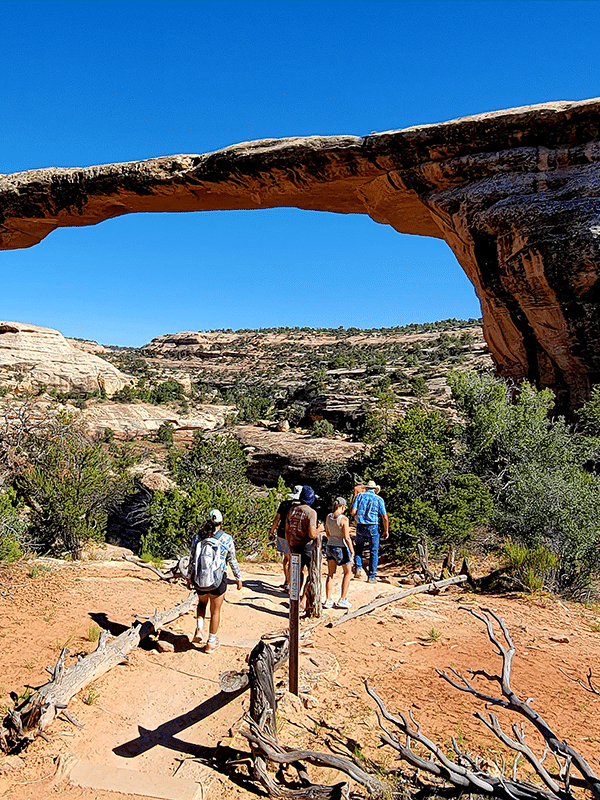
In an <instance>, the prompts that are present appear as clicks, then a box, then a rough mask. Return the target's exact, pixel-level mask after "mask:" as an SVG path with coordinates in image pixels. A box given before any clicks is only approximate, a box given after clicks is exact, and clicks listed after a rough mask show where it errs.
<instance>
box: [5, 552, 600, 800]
mask: <svg viewBox="0 0 600 800" xmlns="http://www.w3.org/2000/svg"><path fill="white" fill-rule="evenodd" d="M242 571H243V577H244V589H243V590H242V591H241V592H238V591H236V589H235V587H234V586H231V587H230V588H229V591H228V593H227V601H226V604H225V605H224V608H223V616H222V623H221V635H220V638H221V642H222V647H221V648H220V649H219V650H218V651H217V652H216V653H215V654H213V655H210V656H208V655H206V654H204V653H202V652H200V651H199V650H197V649H196V648H193V647H191V646H190V644H189V638H191V635H192V633H193V630H194V618H193V616H192V615H187V616H186V617H183V618H181V619H180V620H178V621H176V622H175V623H173V624H172V625H171V626H170V633H171V635H172V641H174V642H175V645H176V648H175V652H173V653H158V652H157V651H156V650H151V649H150V650H144V649H139V650H138V651H136V652H135V654H134V656H133V658H132V661H131V664H130V665H128V666H124V665H123V666H119V667H117V668H115V669H113V670H112V671H111V672H110V673H108V674H107V675H105V676H103V677H102V678H100V679H99V680H98V681H96V682H95V684H94V685H93V686H92V687H91V690H90V691H91V692H92V695H91V696H90V695H89V694H86V693H87V691H88V690H85V691H84V692H83V693H82V694H83V695H84V697H78V698H75V699H74V700H73V702H72V704H71V706H70V708H71V710H72V711H73V713H74V714H75V715H76V716H77V717H78V719H80V720H81V722H83V723H84V728H83V729H82V730H75V729H73V728H72V727H71V726H70V725H68V724H66V723H63V722H61V721H58V722H56V723H55V724H54V725H53V727H52V736H51V739H50V742H43V741H42V740H36V741H35V742H34V744H33V745H32V746H31V747H30V748H29V750H28V753H27V756H26V759H25V763H24V765H22V766H21V767H20V768H19V769H18V770H17V771H15V772H13V773H10V774H6V773H5V774H4V775H0V796H3V797H6V798H7V799H8V800H26V798H30V797H31V798H33V797H35V798H45V797H55V796H56V797H58V796H59V795H60V797H62V798H66V800H74V799H75V798H84V800H91V799H92V798H98V800H109V799H110V800H121V797H123V798H124V797H125V795H123V796H121V795H119V794H116V793H111V792H100V791H93V790H84V789H80V788H77V787H73V786H69V785H68V784H67V785H65V784H64V783H63V784H62V785H59V786H55V787H53V786H52V781H51V779H47V780H40V778H44V776H47V775H52V774H53V772H54V769H55V766H54V762H53V759H54V758H56V756H57V755H58V754H60V753H67V752H69V753H73V754H74V755H75V756H76V757H77V758H79V759H82V760H84V761H88V762H93V763H96V764H104V765H108V766H111V767H119V768H126V769H130V770H135V771H138V772H142V773H148V774H153V775H175V774H176V775H177V776H178V777H179V776H180V777H186V778H190V779H192V780H201V781H203V782H206V781H207V780H208V779H209V778H210V779H211V780H212V779H214V782H213V785H212V788H211V790H210V792H209V793H208V794H209V796H210V797H211V798H213V797H214V798H215V800H216V798H217V797H224V798H233V797H237V796H238V795H240V794H242V795H246V794H247V790H246V789H245V788H243V783H244V782H243V780H241V779H240V784H241V785H236V784H234V783H232V782H231V781H229V780H228V779H227V778H225V777H224V776H219V775H218V774H217V773H215V772H214V771H213V770H211V769H210V768H209V767H207V766H203V765H201V764H200V763H199V762H198V761H197V760H196V759H195V758H194V756H196V757H197V756H202V755H206V754H210V748H213V747H215V745H216V744H217V743H218V742H220V741H221V742H223V741H224V742H225V743H228V744H232V746H236V747H239V748H240V749H244V745H243V742H242V741H241V740H240V739H239V738H238V739H234V740H231V739H230V738H229V734H230V732H231V729H232V727H234V728H235V726H236V724H237V723H238V721H239V720H240V718H241V717H242V716H243V713H244V709H245V707H247V704H248V694H247V693H245V694H242V695H240V696H238V697H234V698H231V697H229V696H224V695H222V694H221V693H220V692H219V687H218V676H219V674H220V673H221V672H222V671H224V670H227V669H238V668H241V667H242V666H243V665H244V662H245V658H246V655H247V653H248V651H249V649H250V648H251V647H252V646H253V645H254V644H255V642H256V641H257V640H258V638H259V637H260V636H261V635H262V634H264V633H267V632H272V631H277V630H281V629H283V628H285V626H286V623H287V598H286V597H285V596H284V595H283V593H282V592H281V591H280V590H279V589H278V588H277V587H278V585H279V584H280V582H281V572H280V568H279V567H278V566H276V565H251V564H246V565H242ZM0 588H1V589H2V593H1V594H0V643H1V647H0V676H1V677H0V683H1V684H2V686H1V687H0V688H1V690H2V695H3V699H2V701H1V702H5V703H8V702H9V700H8V697H7V695H8V691H9V690H10V689H17V690H21V687H22V686H23V685H24V684H31V685H34V686H35V685H39V684H40V683H42V682H44V681H45V673H44V666H45V665H46V664H52V663H54V661H55V660H56V657H57V650H58V649H59V648H60V645H62V644H64V643H65V642H66V641H67V640H69V639H70V640H71V642H70V645H69V647H70V649H71V650H72V652H73V653H77V652H80V651H82V652H88V651H89V650H91V649H93V648H94V646H95V645H94V644H93V643H92V642H90V641H88V640H86V635H87V632H88V630H89V627H90V624H93V623H94V620H95V621H96V622H98V623H99V624H101V625H102V626H103V627H109V628H110V629H111V630H112V631H113V632H114V633H118V632H119V631H120V629H122V627H123V626H129V625H130V624H131V623H132V621H133V615H134V614H135V613H136V612H137V613H140V614H151V613H152V612H153V611H154V610H155V609H156V608H159V609H163V608H169V607H172V606H174V605H176V604H177V603H178V602H179V601H180V600H182V599H183V598H184V597H185V596H186V594H187V592H186V590H185V588H184V587H183V586H173V585H169V584H165V583H163V582H160V581H158V580H157V579H155V578H154V577H153V576H151V575H150V573H149V572H147V571H141V570H138V569H137V568H135V567H133V566H132V565H127V564H125V563H116V564H110V563H109V564H106V563H91V564H73V565H69V564H53V565H52V572H51V573H49V572H43V573H40V574H38V576H37V577H35V578H31V577H29V576H28V574H27V569H26V568H13V569H12V570H10V569H5V570H3V571H2V572H0ZM394 591H397V588H396V587H395V586H391V585H388V584H385V583H377V584H374V585H373V584H366V583H363V582H356V581H354V582H353V583H352V584H351V587H350V594H349V596H350V598H351V600H352V601H353V603H354V606H355V607H356V606H358V605H362V604H363V603H366V602H369V601H370V600H372V599H374V598H375V597H377V596H379V595H381V594H389V593H392V592H394ZM480 601H483V603H484V604H488V605H490V606H491V607H492V608H494V609H496V610H497V611H498V613H499V614H500V615H501V616H503V617H504V618H506V620H507V623H508V625H509V628H510V630H511V632H512V634H513V636H514V639H515V643H516V645H517V648H518V654H517V657H516V659H515V664H514V670H513V676H514V680H513V682H514V686H515V688H516V689H517V690H518V691H521V692H522V693H523V696H524V697H530V696H533V697H534V698H535V703H534V705H535V708H536V709H537V710H538V711H540V713H542V714H543V715H544V716H546V718H547V720H548V722H550V724H552V725H554V726H555V727H556V730H557V731H558V732H559V734H560V735H561V736H564V737H566V738H568V739H569V741H571V743H572V744H573V745H574V746H576V747H579V748H580V749H581V750H582V752H584V755H586V757H588V758H589V760H590V761H592V762H593V760H594V758H595V756H596V755H597V745H596V743H597V742H598V741H600V715H598V714H597V713H596V711H597V708H598V701H599V700H600V697H595V696H593V695H589V694H585V693H584V692H583V691H582V690H581V689H580V688H579V687H577V686H576V685H575V684H573V683H572V682H570V681H568V680H567V678H566V677H565V676H564V675H563V674H562V673H561V672H560V671H559V668H562V669H565V670H566V671H567V672H572V673H573V674H575V673H578V674H579V675H583V667H587V665H588V664H589V665H591V666H592V667H594V666H595V665H596V664H597V663H598V656H599V654H600V633H598V632H596V630H595V629H596V628H597V627H598V626H597V624H596V622H597V620H596V616H595V612H594V610H591V609H585V608H582V607H580V606H576V605H572V604H565V603H559V602H557V601H555V600H552V599H531V598H509V597H501V598H500V597H487V598H478V597H475V596H474V595H472V594H469V593H466V592H465V591H464V590H462V589H460V588H457V589H455V588H453V589H451V590H449V591H448V592H447V593H444V594H442V595H440V596H438V597H433V596H424V595H419V596H417V597H413V598H409V599H407V600H405V601H402V602H401V603H398V604H394V605H391V606H387V607H384V608H383V609H380V610H378V611H376V612H373V613H372V614H369V615H368V616H365V617H362V618H359V619H357V620H354V621H351V622H349V623H347V624H345V625H342V626H339V627H337V628H335V629H328V628H326V627H325V626H324V625H321V626H319V627H318V628H317V629H316V630H315V631H314V633H313V634H312V637H311V638H312V641H313V645H312V646H311V647H308V648H306V649H304V651H303V655H302V663H303V665H304V669H305V671H306V670H308V669H312V670H313V672H314V671H315V670H317V671H318V667H319V665H321V667H322V664H323V663H325V664H326V666H327V665H329V663H331V664H333V665H334V668H332V669H330V670H329V671H327V670H325V672H326V674H325V675H324V676H322V677H321V679H320V680H319V681H318V682H317V683H316V684H315V685H313V687H312V695H313V697H314V701H313V706H314V707H311V708H310V709H308V710H307V711H303V710H302V709H299V710H298V709H297V708H295V707H291V706H289V704H288V705H287V706H286V707H285V709H284V710H282V711H281V715H280V716H281V720H280V723H281V731H280V736H281V738H282V740H283V741H288V742H296V743H298V742H299V741H302V742H303V743H304V744H306V745H308V746H311V747H313V748H314V749H325V748H326V742H325V740H326V737H327V736H332V735H335V736H339V737H340V738H341V739H342V740H347V739H350V740H352V741H354V742H357V743H358V744H359V746H360V747H361V749H362V750H363V752H372V753H373V754H375V753H376V751H375V747H376V745H377V738H378V733H377V726H376V720H375V715H374V712H373V704H372V703H371V702H370V700H369V698H368V697H367V696H366V694H365V692H364V689H363V687H362V679H363V678H364V677H368V678H369V680H370V681H371V682H372V683H373V684H374V685H375V686H376V687H377V689H378V691H379V692H380V694H381V695H382V696H383V697H384V699H385V700H386V702H387V703H388V704H389V707H390V709H391V710H407V709H408V708H411V709H412V711H413V713H414V714H415V716H416V717H417V718H418V719H419V720H420V721H421V722H422V724H423V726H424V728H425V729H426V730H427V732H428V734H429V735H430V736H432V738H436V739H437V740H438V741H439V742H440V743H444V742H448V741H449V737H450V736H455V737H456V738H457V739H458V740H459V741H460V742H461V744H463V745H464V746H465V747H467V748H469V749H471V750H473V751H476V752H479V753H480V754H482V755H484V756H485V757H487V758H488V759H489V760H490V762H492V761H493V760H494V758H497V757H499V756H500V753H501V747H500V746H499V745H497V744H496V741H495V740H494V739H493V738H492V736H491V734H489V733H488V732H487V731H486V730H485V729H484V728H483V726H482V724H481V723H479V722H477V721H476V720H474V719H473V717H472V712H473V711H474V710H475V709H476V708H479V709H480V710H483V709H482V707H481V704H477V703H476V702H474V701H472V700H471V698H470V697H469V696H468V695H464V694H460V693H457V692H456V691H455V690H454V689H452V688H451V687H450V686H448V685H447V684H446V683H444V682H443V681H442V680H440V678H439V677H438V676H437V674H436V672H435V668H436V667H440V668H441V667H447V666H455V667H456V668H457V669H459V670H467V669H468V668H469V667H474V668H478V667H479V668H486V669H488V670H490V671H492V672H494V671H497V669H498V665H499V659H498V658H497V656H495V655H494V653H493V650H492V647H491V645H490V644H489V642H488V640H487V636H486V634H485V632H484V630H483V628H482V626H481V625H480V624H479V623H478V622H477V621H476V620H475V619H473V617H471V616H470V615H469V614H468V613H466V612H465V611H462V610H460V607H461V606H467V607H473V608H475V607H476V603H478V602H480ZM341 613H342V612H340V611H331V612H326V614H327V615H328V616H338V615H339V614H341ZM432 631H433V634H434V636H433V638H432V637H431V636H430V633H431V632H432ZM438 634H439V636H438ZM436 637H437V638H436ZM328 659H329V661H328ZM336 660H337V661H336ZM338 664H339V668H338V666H337V665H338ZM278 680H279V682H280V683H284V682H285V670H284V671H282V673H281V675H278ZM302 681H303V678H302V675H301V683H302ZM86 697H87V699H94V700H95V702H94V703H93V704H91V705H87V704H86V703H85V702H84V698H86ZM376 757H377V758H378V759H380V760H381V759H382V758H383V759H384V760H385V759H386V758H388V757H389V755H388V756H386V754H385V751H378V752H377V755H376ZM26 781H38V782H37V783H25V782H26ZM249 796H250V795H248V797H249ZM129 797H131V796H129Z"/></svg>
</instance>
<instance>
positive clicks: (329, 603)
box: [323, 598, 333, 608]
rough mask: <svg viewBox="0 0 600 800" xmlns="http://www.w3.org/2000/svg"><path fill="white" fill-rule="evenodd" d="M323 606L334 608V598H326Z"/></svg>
mask: <svg viewBox="0 0 600 800" xmlns="http://www.w3.org/2000/svg"><path fill="white" fill-rule="evenodd" d="M323 608H333V600H331V598H330V599H329V600H325V602H324V603H323Z"/></svg>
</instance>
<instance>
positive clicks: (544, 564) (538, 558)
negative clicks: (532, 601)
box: [501, 539, 559, 592]
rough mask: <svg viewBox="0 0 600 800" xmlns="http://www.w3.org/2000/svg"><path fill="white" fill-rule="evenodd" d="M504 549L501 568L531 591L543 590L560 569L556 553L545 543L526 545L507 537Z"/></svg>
mask: <svg viewBox="0 0 600 800" xmlns="http://www.w3.org/2000/svg"><path fill="white" fill-rule="evenodd" d="M503 550H504V555H503V559H502V562H503V563H502V567H501V569H502V570H503V572H505V573H506V574H508V575H510V576H511V577H513V578H516V579H517V580H518V582H519V583H520V584H521V585H522V586H523V587H524V588H525V589H527V590H528V591H530V592H539V591H541V589H543V587H544V586H545V585H547V584H548V583H549V581H550V579H551V576H552V575H553V574H554V573H555V572H556V570H557V569H558V565H559V561H558V558H557V556H556V554H555V553H551V552H550V550H548V549H547V548H546V547H544V546H543V545H538V547H526V546H525V545H522V544H518V543H516V542H513V540H512V539H507V540H506V541H505V542H504V548H503Z"/></svg>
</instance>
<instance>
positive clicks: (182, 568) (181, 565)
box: [123, 554, 188, 581]
mask: <svg viewBox="0 0 600 800" xmlns="http://www.w3.org/2000/svg"><path fill="white" fill-rule="evenodd" d="M123 559H124V560H125V561H128V562H129V563H130V564H135V565H136V567H141V568H142V569H149V570H150V572H153V573H154V574H155V575H158V577H159V578H160V579H161V581H176V580H180V579H183V580H185V578H186V577H187V566H188V556H182V557H181V558H179V559H178V560H177V561H176V562H175V563H174V564H173V565H172V566H171V567H170V568H169V569H168V570H166V572H163V571H162V570H160V569H158V567H155V566H154V564H149V563H148V562H146V561H142V560H141V558H135V557H133V556H128V555H126V554H125V555H123Z"/></svg>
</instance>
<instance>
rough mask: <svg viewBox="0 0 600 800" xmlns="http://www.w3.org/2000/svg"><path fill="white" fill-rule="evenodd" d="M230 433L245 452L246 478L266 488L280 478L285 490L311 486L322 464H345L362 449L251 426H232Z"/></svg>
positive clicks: (303, 435)
mask: <svg viewBox="0 0 600 800" xmlns="http://www.w3.org/2000/svg"><path fill="white" fill-rule="evenodd" d="M231 433H232V435H233V436H234V437H235V438H236V439H237V440H238V442H239V443H240V445H241V446H242V447H243V448H244V449H245V451H246V459H247V461H248V478H249V479H250V480H251V481H252V483H255V484H266V485H268V486H276V485H277V480H278V478H279V476H281V477H282V478H283V479H284V481H285V482H286V483H287V484H288V486H294V485H295V484H297V483H305V482H308V483H310V481H311V479H312V478H314V477H315V476H316V475H317V474H318V472H319V470H320V468H321V466H322V465H323V464H326V463H327V462H330V461H348V459H350V458H352V456H354V455H356V454H357V453H359V452H360V451H361V450H362V449H363V447H364V445H362V444H360V443H357V442H349V441H345V440H339V439H317V438H313V437H312V436H309V435H307V434H301V433H292V432H291V431H288V432H280V431H272V430H266V429H265V428H258V427H254V426H253V425H235V426H234V427H233V428H232V429H231Z"/></svg>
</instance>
